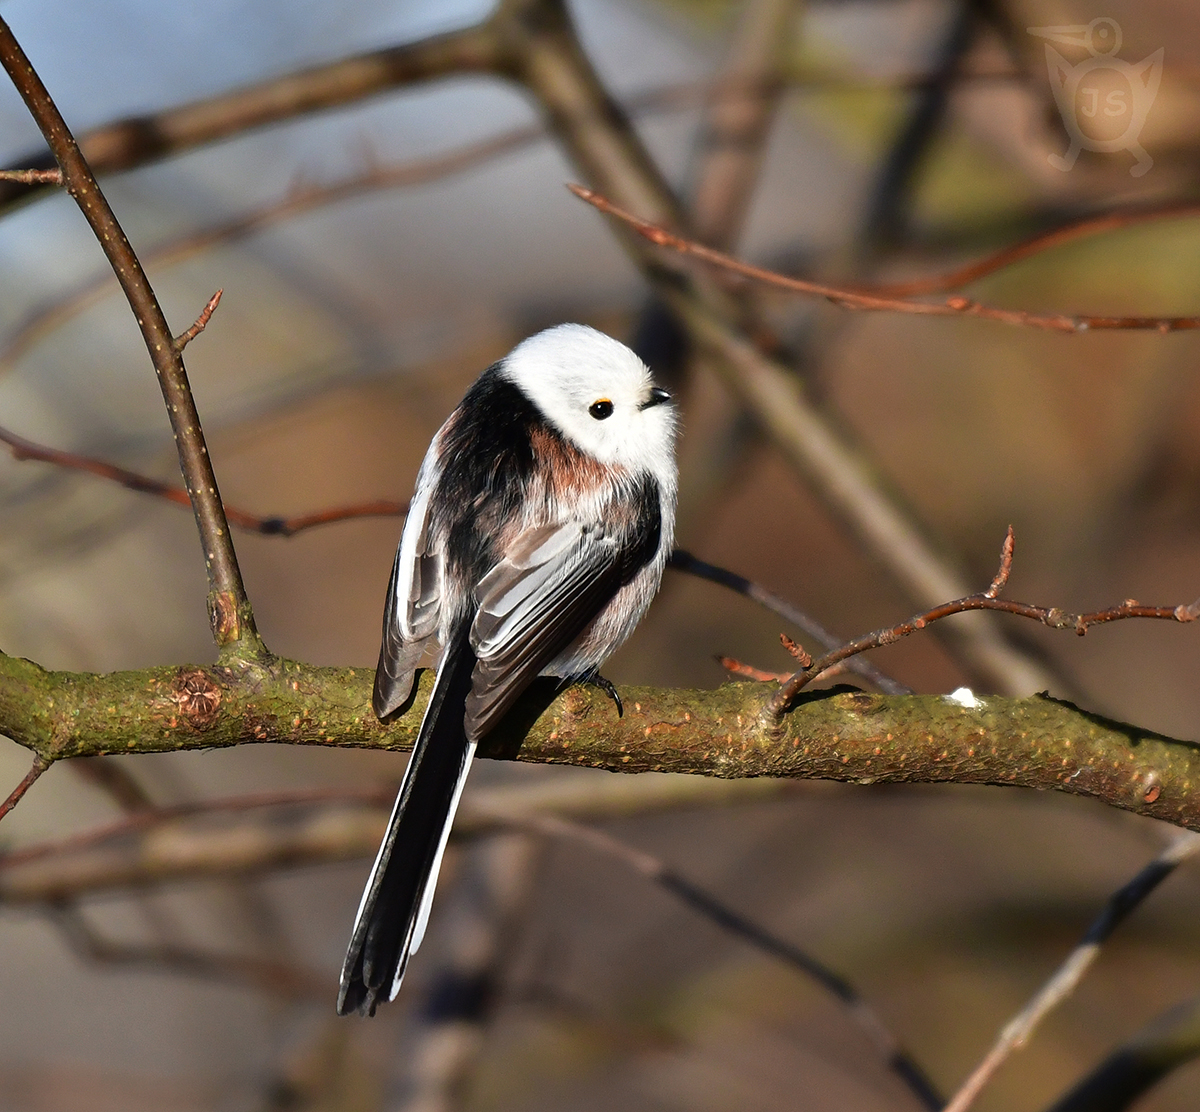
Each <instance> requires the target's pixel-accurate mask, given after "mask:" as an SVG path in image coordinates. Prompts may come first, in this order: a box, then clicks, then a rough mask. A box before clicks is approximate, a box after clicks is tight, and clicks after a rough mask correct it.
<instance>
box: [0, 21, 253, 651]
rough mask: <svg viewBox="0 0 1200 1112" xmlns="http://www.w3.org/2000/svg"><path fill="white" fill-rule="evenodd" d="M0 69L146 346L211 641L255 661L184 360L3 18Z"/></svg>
mask: <svg viewBox="0 0 1200 1112" xmlns="http://www.w3.org/2000/svg"><path fill="white" fill-rule="evenodd" d="M0 64H2V65H3V66H4V68H5V70H6V71H7V72H8V75H9V77H10V78H11V79H12V82H13V84H14V85H15V86H16V89H17V92H18V93H20V95H21V99H22V100H24V102H25V106H26V107H27V108H28V109H29V112H30V115H32V116H33V118H34V120H35V121H36V122H37V125H38V127H39V128H41V131H42V134H43V136H44V137H45V139H46V143H47V145H48V146H49V147H50V150H51V152H52V153H53V155H54V158H55V161H56V162H57V163H58V166H59V169H60V170H61V171H62V179H63V184H64V185H65V187H66V190H67V192H68V193H69V194H70V195H71V197H72V199H73V200H74V201H75V203H76V204H78V205H79V208H80V211H81V212H82V213H83V215H84V218H85V219H86V220H87V222H88V224H89V225H91V228H92V231H93V232H94V233H95V236H96V240H97V242H98V243H99V244H100V248H101V250H103V252H104V254H105V256H106V257H107V258H108V261H109V263H110V264H111V265H112V268H113V271H114V272H115V273H116V275H117V281H118V282H120V284H121V288H122V290H124V292H125V296H126V298H127V299H128V301H129V306H130V308H131V309H132V310H133V315H134V317H135V318H136V320H137V322H138V327H139V328H140V329H141V332H142V337H143V339H144V340H145V342H146V350H147V351H148V352H149V354H150V360H151V362H152V363H153V364H154V370H155V373H156V374H157V376H158V381H159V385H160V387H161V388H162V393H163V400H164V401H165V403H166V406H167V416H168V418H169V419H170V422H171V429H172V431H173V432H174V434H175V443H176V447H177V448H178V450H179V464H180V468H181V470H182V471H183V479H184V485H185V486H186V487H187V492H188V496H189V497H190V499H191V502H192V508H193V510H194V512H195V515H196V525H197V527H198V529H199V531H200V541H201V545H202V547H203V550H204V562H205V566H206V568H207V570H208V579H209V599H208V601H209V616H210V619H211V623H212V630H213V636H214V638H215V640H216V642H217V644H218V646H220V647H221V648H222V649H224V648H225V647H226V646H234V645H239V646H241V647H242V648H243V649H244V650H248V652H249V654H250V655H262V654H263V653H265V648H264V646H263V644H262V641H261V639H260V638H259V636H258V631H257V630H256V628H255V626H254V614H253V611H252V610H251V607H250V600H249V598H248V597H247V595H246V588H245V586H244V584H243V583H242V573H241V570H240V568H239V567H238V562H237V554H236V553H235V552H234V548H233V541H232V540H231V539H230V536H229V523H228V521H226V518H225V509H224V507H223V506H222V505H221V496H220V494H219V493H218V490H217V478H216V475H215V474H214V473H213V469H212V463H211V461H210V460H209V458H208V448H207V446H206V445H205V442H204V432H203V430H202V428H201V426H200V416H199V414H198V413H197V412H196V403H195V401H194V399H193V398H192V391H191V386H190V384H189V383H188V378H187V371H186V369H185V368H184V365H183V358H182V356H181V354H180V350H179V348H178V347H177V346H176V343H175V337H174V335H173V334H172V332H171V330H170V327H169V326H168V325H167V319H166V317H165V316H164V315H163V311H162V307H161V306H160V305H159V303H158V298H157V297H156V296H155V294H154V290H153V289H152V288H151V286H150V282H149V280H148V279H147V277H146V275H145V272H144V271H143V270H142V265H141V263H140V262H139V261H138V257H137V255H136V254H135V253H134V250H133V248H132V246H130V243H129V240H128V239H127V238H126V236H125V232H124V230H123V229H122V228H121V225H120V223H119V222H118V221H117V218H116V216H115V214H114V213H113V211H112V208H111V207H110V206H109V204H108V201H107V199H106V198H105V196H104V194H103V193H102V192H101V190H100V186H99V185H98V184H97V183H96V178H95V175H94V174H93V173H92V171H91V168H90V167H89V166H88V164H87V161H86V160H85V159H84V157H83V154H82V153H81V152H80V150H79V145H78V143H76V141H75V137H74V136H73V135H72V134H71V131H70V129H69V128H68V127H67V124H66V121H65V120H64V119H63V117H62V114H61V113H60V112H59V110H58V107H57V106H56V105H55V103H54V101H53V99H52V98H51V96H50V93H49V92H48V91H47V89H46V86H45V85H44V84H42V80H41V78H40V77H38V75H37V73H36V72H35V71H34V69H33V66H32V64H31V63H30V61H29V59H28V58H27V57H26V56H25V52H24V51H23V50H22V49H21V47H20V44H18V42H17V40H16V38H15V37H14V36H13V33H12V31H11V30H9V27H8V24H7V23H5V22H4V21H3V20H2V19H0Z"/></svg>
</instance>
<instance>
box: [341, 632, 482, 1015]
mask: <svg viewBox="0 0 1200 1112" xmlns="http://www.w3.org/2000/svg"><path fill="white" fill-rule="evenodd" d="M474 666H475V654H474V653H473V652H472V651H471V647H470V645H469V644H468V642H467V628H466V626H465V625H464V627H463V629H462V630H461V631H460V632H459V634H458V635H457V636H456V637H454V638H452V640H451V643H450V644H449V645H448V646H447V648H446V651H445V653H444V654H443V657H442V661H441V666H440V667H439V668H438V674H437V679H436V681H435V682H434V685H433V692H432V693H431V695H430V697H429V705H428V707H426V709H425V717H424V719H423V720H422V722H421V729H420V732H419V733H418V735H417V741H416V744H415V745H414V746H413V752H412V757H411V758H410V760H409V763H408V769H407V771H406V772H405V774H404V781H403V783H402V784H401V785H400V792H399V794H398V795H397V797H396V805H395V807H394V808H393V809H392V817H391V819H390V820H389V822H388V829H387V834H386V835H385V836H384V839H383V843H382V844H381V845H380V847H379V854H378V856H377V857H376V858H375V865H374V867H373V868H372V869H371V879H370V880H369V881H368V882H367V887H366V890H365V891H364V892H363V897H362V902H361V903H360V904H359V908H358V916H357V918H356V919H355V921H354V932H353V934H352V936H351V939H350V947H349V949H348V950H347V952H346V961H345V964H344V965H343V966H342V978H341V989H340V991H339V993H338V1009H337V1010H338V1014H339V1015H348V1014H349V1013H350V1012H353V1011H358V1012H361V1013H363V1014H364V1015H372V1014H374V1011H375V1008H376V1006H377V1005H378V1004H380V1003H381V1002H383V1001H386V1000H391V999H394V997H395V995H396V993H397V991H398V990H399V988H400V982H401V980H402V979H403V978H404V970H405V967H406V966H407V964H408V959H409V957H410V956H411V955H412V954H413V953H414V952H415V951H416V949H417V947H418V946H419V945H420V944H421V938H422V936H423V935H424V933H425V924H426V922H427V920H428V918H429V909H430V907H431V906H432V904H433V891H434V887H435V885H436V883H437V874H438V870H439V868H440V867H441V863H442V854H443V853H444V852H445V848H446V840H447V838H448V837H449V835H450V826H451V824H452V823H453V822H454V812H455V810H456V809H457V807H458V801H459V798H460V797H461V795H462V790H463V785H464V784H465V783H466V779H467V773H468V771H469V770H470V767H471V757H472V756H473V755H474V752H475V745H474V743H473V742H469V741H468V740H467V736H466V731H465V729H464V725H463V715H464V708H465V705H466V699H467V694H468V692H469V691H470V690H471V672H472V669H473V668H474Z"/></svg>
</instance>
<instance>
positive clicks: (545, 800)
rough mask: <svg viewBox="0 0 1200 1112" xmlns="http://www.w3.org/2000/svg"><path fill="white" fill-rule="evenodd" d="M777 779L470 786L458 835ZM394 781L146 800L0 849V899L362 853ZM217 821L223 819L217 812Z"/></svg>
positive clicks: (739, 795) (732, 798) (771, 784)
mask: <svg viewBox="0 0 1200 1112" xmlns="http://www.w3.org/2000/svg"><path fill="white" fill-rule="evenodd" d="M797 786H798V785H796V784H795V783H789V782H787V781H782V780H771V779H769V778H757V779H752V780H715V779H704V778H701V777H621V778H613V779H611V780H609V781H608V782H607V783H604V784H601V785H597V784H596V783H595V782H593V781H588V782H587V783H586V785H580V784H578V783H577V784H575V785H573V786H572V785H569V784H568V785H564V784H563V783H562V782H561V781H559V782H555V783H550V782H547V783H545V784H541V785H537V786H534V787H523V788H488V789H482V790H476V791H472V792H468V793H467V795H466V798H465V799H464V800H463V807H462V810H461V812H460V814H459V817H458V819H457V821H456V822H455V825H454V834H455V837H457V838H469V837H474V836H476V835H482V834H489V833H494V832H495V831H496V830H497V828H498V827H497V823H496V820H495V818H494V816H495V815H496V814H500V813H502V814H518V813H519V814H529V813H550V814H558V815H566V816H572V817H575V818H581V819H606V818H622V817H627V816H629V815H641V814H647V813H651V812H659V813H661V812H664V811H669V810H674V809H679V808H696V807H715V806H729V805H738V804H740V803H747V802H757V801H761V800H764V799H776V798H780V797H786V796H788V795H789V794H795V791H796V788H797ZM395 795H396V790H395V786H394V785H390V786H388V787H386V788H319V789H304V790H298V791H297V790H293V791H278V792H259V793H255V794H253V795H244V796H233V797H225V798H218V799H210V800H197V801H196V802H192V803H183V804H175V805H172V806H162V807H155V808H153V809H152V810H146V811H141V812H138V813H136V814H128V815H126V816H124V817H122V818H120V819H118V820H115V821H113V822H111V823H106V824H105V825H103V826H99V827H96V828H94V829H92V830H87V831H83V832H82V833H79V834H74V835H71V836H69V837H66V838H61V839H56V840H54V841H49V842H39V843H36V844H34V845H29V846H23V847H21V848H19V849H15V850H12V851H10V852H8V853H4V854H0V903H8V904H22V905H30V904H45V903H47V902H54V901H58V900H64V899H76V898H78V897H80V896H82V895H86V894H97V893H112V892H118V891H126V890H130V889H139V888H145V887H148V886H151V885H156V884H165V883H169V882H176V881H186V880H195V879H196V878H199V877H218V876H219V877H223V878H226V879H228V878H230V877H235V876H252V875H256V874H260V873H262V872H265V871H268V870H272V869H280V868H284V867H292V866H300V865H310V864H319V863H322V862H328V861H345V860H351V859H355V858H359V857H368V856H370V855H371V854H373V853H374V852H375V850H376V849H377V848H378V846H379V839H380V837H381V835H382V832H383V827H384V824H385V820H386V818H387V813H388V809H389V808H390V807H391V805H392V802H393V800H394V799H395ZM217 820H221V821H219V822H218V821H217Z"/></svg>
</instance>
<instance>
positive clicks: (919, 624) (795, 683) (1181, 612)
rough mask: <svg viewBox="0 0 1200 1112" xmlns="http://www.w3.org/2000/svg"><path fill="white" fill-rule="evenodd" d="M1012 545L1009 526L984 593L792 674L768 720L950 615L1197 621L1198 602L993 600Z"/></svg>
mask: <svg viewBox="0 0 1200 1112" xmlns="http://www.w3.org/2000/svg"><path fill="white" fill-rule="evenodd" d="M1013 545H1014V539H1013V529H1012V526H1011V525H1010V526H1009V527H1008V533H1007V534H1006V536H1005V538H1004V546H1003V549H1002V552H1001V557H1000V569H999V571H997V572H996V576H995V578H994V579H993V580H992V582H991V584H990V585H989V587H988V589H987V590H986V591H980V592H979V593H978V594H974V595H966V596H965V597H963V598H959V599H955V600H954V601H953V602H946V603H943V604H942V605H941V606H935V607H934V608H933V609H932V610H927V611H925V613H923V614H916V615H914V616H913V617H911V618H909V619H908V620H907V621H904V622H901V623H900V624H899V625H894V626H889V627H888V628H886V629H877V630H875V631H874V632H873V633H868V634H865V635H864V636H862V637H856V638H855V639H854V640H853V641H847V642H846V643H845V644H844V645H841V646H839V647H838V648H837V649H834V650H832V651H831V652H828V653H826V654H825V655H824V656H822V657H820V658H818V659H817V660H815V661H814V662H813V663H812V665H811V666H809V667H808V668H805V669H803V670H801V671H799V672H796V673H795V675H793V676H792V677H791V678H790V679H789V680H788V681H787V682H786V683H785V684H783V685H782V686H781V687H780V689H779V690H778V691H777V692H776V693H775V695H774V697H773V698H772V699H771V705H770V713H771V715H772V716H774V717H778V716H779V715H780V714H782V713H783V712H784V711H785V710H786V709H787V708H788V707H789V706H790V705H791V703H792V700H793V699H795V697H796V696H797V695H798V694H799V693H800V692H801V691H802V690H803V689H804V688H805V687H807V686H808V684H810V683H811V682H812V681H813V680H814V679H816V678H817V676H819V675H820V674H821V673H822V672H824V671H826V670H827V669H828V668H830V667H831V666H833V665H834V664H838V663H840V662H841V661H844V660H847V659H849V658H850V657H853V656H856V655H857V654H858V653H862V652H866V651H867V650H868V649H877V648H879V647H880V646H882V645H890V644H892V643H893V642H895V641H899V640H900V639H901V638H902V637H907V636H909V634H912V633H916V632H917V631H918V630H922V629H925V628H926V627H927V626H929V625H930V624H932V623H933V622H937V621H941V619H943V618H948V617H950V616H951V615H952V614H963V613H966V612H967V611H969V610H998V611H1001V612H1002V613H1005V614H1015V615H1016V616H1017V617H1020V618H1029V619H1031V620H1032V621H1035V622H1040V623H1041V624H1042V625H1045V626H1049V627H1050V628H1051V629H1069V630H1072V631H1074V632H1075V633H1077V634H1078V635H1079V636H1080V637H1082V636H1083V635H1084V634H1085V633H1087V631H1088V629H1089V628H1090V627H1091V626H1094V625H1101V624H1103V623H1105V622H1117V621H1123V620H1125V619H1127V618H1154V619H1158V620H1160V621H1170V622H1194V621H1195V620H1196V619H1197V618H1200V599H1197V600H1196V601H1195V602H1192V603H1186V604H1185V603H1179V604H1178V605H1176V606H1145V605H1143V604H1142V603H1140V602H1138V601H1137V600H1136V599H1126V600H1125V601H1124V602H1121V603H1118V604H1117V605H1116V606H1110V607H1107V608H1106V609H1104V610H1093V611H1090V612H1088V613H1086V614H1072V613H1070V612H1069V611H1067V610H1063V609H1062V608H1060V607H1058V606H1036V605H1034V604H1032V603H1028V602H1012V601H1009V600H1008V599H1001V598H997V597H996V595H997V594H998V593H999V591H1000V590H1001V589H1002V588H1003V587H1004V585H1005V584H1006V583H1007V582H1008V575H1009V571H1010V570H1011V568H1012V558H1013Z"/></svg>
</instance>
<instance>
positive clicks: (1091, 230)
mask: <svg viewBox="0 0 1200 1112" xmlns="http://www.w3.org/2000/svg"><path fill="white" fill-rule="evenodd" d="M1198 215H1200V201H1170V202H1167V203H1165V204H1158V205H1143V206H1139V207H1137V208H1123V209H1114V210H1112V211H1110V212H1101V213H1097V214H1096V215H1094V216H1084V217H1081V218H1080V219H1078V220H1072V221H1071V222H1070V223H1067V224H1063V225H1060V226H1059V227H1057V228H1052V229H1051V230H1050V231H1048V232H1039V233H1037V234H1036V235H1032V236H1030V237H1029V238H1028V239H1024V240H1022V241H1021V242H1020V243H1016V244H1013V245H1011V246H1009V247H1004V248H1001V249H1000V250H999V251H997V252H995V253H994V254H992V255H988V256H987V257H986V258H983V259H978V260H976V261H975V262H973V263H967V264H966V265H964V266H961V267H958V268H957V269H955V270H951V271H948V272H947V273H945V274H934V275H930V276H929V277H926V278H912V279H909V280H908V281H905V282H888V283H884V284H881V285H875V286H872V287H871V292H872V293H876V294H880V295H883V296H886V297H913V296H916V295H919V294H928V293H944V292H948V291H950V290H957V289H961V288H962V287H963V286H967V285H970V284H971V283H972V282H976V281H978V280H979V279H980V278H986V277H987V276H988V275H991V274H995V273H996V272H997V271H1000V270H1003V269H1005V268H1006V267H1009V266H1013V265H1014V264H1015V263H1019V262H1023V261H1024V260H1025V259H1029V258H1032V257H1033V256H1035V255H1039V254H1041V253H1042V252H1043V251H1048V250H1050V249H1051V248H1054V247H1060V246H1062V245H1063V244H1065V243H1072V242H1074V241H1075V240H1077V239H1085V238H1087V237H1088V236H1093V235H1098V234H1099V233H1101V232H1112V231H1118V230H1121V229H1124V228H1132V227H1136V226H1137V225H1139V224H1146V223H1150V222H1153V221H1158V220H1179V219H1183V218H1186V217H1190V216H1198Z"/></svg>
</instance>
